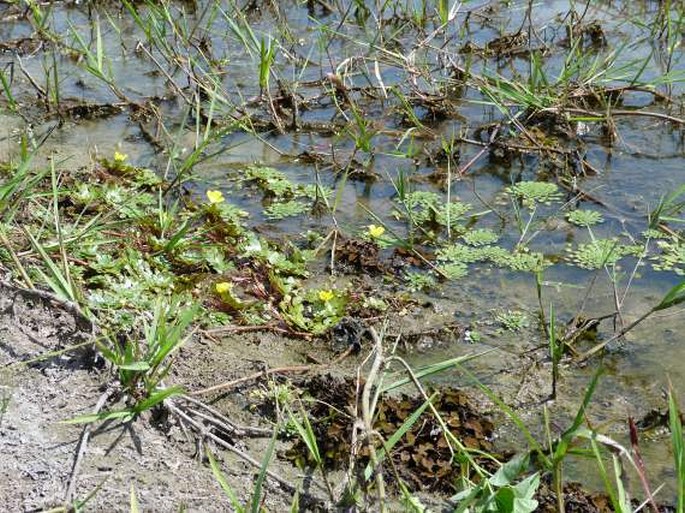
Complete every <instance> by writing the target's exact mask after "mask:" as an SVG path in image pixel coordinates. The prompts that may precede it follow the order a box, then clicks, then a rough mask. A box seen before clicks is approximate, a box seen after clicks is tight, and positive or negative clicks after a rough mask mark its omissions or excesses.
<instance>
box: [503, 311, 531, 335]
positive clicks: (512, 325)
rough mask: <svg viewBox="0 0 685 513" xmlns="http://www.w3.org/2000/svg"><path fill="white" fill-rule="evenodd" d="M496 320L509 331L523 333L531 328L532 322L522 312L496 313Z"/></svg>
mask: <svg viewBox="0 0 685 513" xmlns="http://www.w3.org/2000/svg"><path fill="white" fill-rule="evenodd" d="M495 320H496V321H497V322H499V323H500V324H501V325H502V327H503V328H504V329H506V330H508V331H521V330H522V329H524V328H527V327H529V326H530V320H529V319H528V316H527V315H526V313H525V312H522V311H520V310H507V311H506V312H497V313H495Z"/></svg>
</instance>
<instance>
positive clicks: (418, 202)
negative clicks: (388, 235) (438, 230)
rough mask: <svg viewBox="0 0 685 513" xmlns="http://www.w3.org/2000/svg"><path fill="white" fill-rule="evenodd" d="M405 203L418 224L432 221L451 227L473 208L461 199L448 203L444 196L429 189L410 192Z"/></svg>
mask: <svg viewBox="0 0 685 513" xmlns="http://www.w3.org/2000/svg"><path fill="white" fill-rule="evenodd" d="M403 203H404V206H405V208H406V210H407V212H409V215H410V216H411V219H412V221H413V222H414V223H416V224H417V225H421V224H424V223H427V222H429V221H432V222H436V223H438V224H440V225H441V226H447V225H448V224H449V225H450V228H457V227H458V226H459V223H460V222H462V221H463V220H464V216H465V214H466V213H467V212H468V211H469V210H471V205H470V204H468V203H463V202H461V201H452V202H451V203H449V204H447V205H446V204H445V202H444V198H443V197H442V196H440V195H438V194H436V193H434V192H429V191H414V192H411V193H408V194H406V195H405V197H404V201H403ZM400 215H402V214H401V213H400Z"/></svg>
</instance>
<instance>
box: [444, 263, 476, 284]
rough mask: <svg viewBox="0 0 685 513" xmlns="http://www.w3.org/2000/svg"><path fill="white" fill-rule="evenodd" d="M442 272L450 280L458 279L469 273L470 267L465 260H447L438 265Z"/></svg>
mask: <svg viewBox="0 0 685 513" xmlns="http://www.w3.org/2000/svg"><path fill="white" fill-rule="evenodd" d="M438 269H439V270H440V272H442V273H443V274H444V275H445V276H446V277H447V278H449V279H450V280H458V279H459V278H463V277H464V276H466V275H467V274H468V273H469V267H468V265H466V264H465V263H463V262H447V263H444V264H441V265H439V266H438Z"/></svg>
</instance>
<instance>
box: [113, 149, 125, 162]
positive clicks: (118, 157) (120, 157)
mask: <svg viewBox="0 0 685 513" xmlns="http://www.w3.org/2000/svg"><path fill="white" fill-rule="evenodd" d="M126 159H128V155H126V154H125V153H121V152H119V151H115V152H114V162H117V163H118V164H123V163H124V162H126Z"/></svg>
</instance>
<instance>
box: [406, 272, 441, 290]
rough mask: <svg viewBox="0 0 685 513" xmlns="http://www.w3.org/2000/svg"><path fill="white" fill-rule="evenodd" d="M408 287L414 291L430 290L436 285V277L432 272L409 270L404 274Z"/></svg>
mask: <svg viewBox="0 0 685 513" xmlns="http://www.w3.org/2000/svg"><path fill="white" fill-rule="evenodd" d="M404 279H405V281H406V282H407V288H408V289H409V290H411V291H414V292H419V291H428V290H431V289H432V288H434V287H435V285H436V282H435V278H433V276H431V275H430V274H425V273H419V272H407V273H405V274H404Z"/></svg>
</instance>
